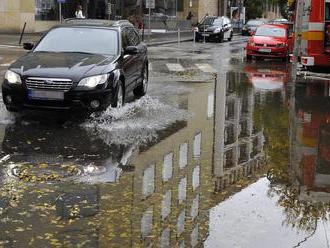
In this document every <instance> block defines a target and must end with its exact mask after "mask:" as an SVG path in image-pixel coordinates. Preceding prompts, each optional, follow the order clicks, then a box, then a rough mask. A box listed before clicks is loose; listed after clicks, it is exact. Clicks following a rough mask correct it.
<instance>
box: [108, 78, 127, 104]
mask: <svg viewBox="0 0 330 248" xmlns="http://www.w3.org/2000/svg"><path fill="white" fill-rule="evenodd" d="M124 92H125V91H124V87H123V83H122V82H121V81H120V80H119V81H118V84H117V88H116V95H115V96H114V98H113V101H112V104H111V107H113V108H121V107H123V106H124V104H125V93H124Z"/></svg>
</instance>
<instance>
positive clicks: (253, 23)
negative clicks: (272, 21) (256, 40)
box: [246, 20, 262, 26]
mask: <svg viewBox="0 0 330 248" xmlns="http://www.w3.org/2000/svg"><path fill="white" fill-rule="evenodd" d="M246 24H247V25H250V26H259V25H261V24H262V21H257V20H251V21H248V22H247V23H246Z"/></svg>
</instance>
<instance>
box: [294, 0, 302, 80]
mask: <svg viewBox="0 0 330 248" xmlns="http://www.w3.org/2000/svg"><path fill="white" fill-rule="evenodd" d="M302 15H303V4H302V2H301V1H300V0H297V2H296V23H295V31H294V33H295V37H294V38H295V40H294V49H293V54H292V56H293V63H292V80H293V81H295V79H296V77H297V65H298V56H299V53H300V49H301V31H302Z"/></svg>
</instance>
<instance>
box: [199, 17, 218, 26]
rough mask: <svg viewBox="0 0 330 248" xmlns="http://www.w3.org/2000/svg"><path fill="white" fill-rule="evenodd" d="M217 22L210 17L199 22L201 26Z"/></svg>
mask: <svg viewBox="0 0 330 248" xmlns="http://www.w3.org/2000/svg"><path fill="white" fill-rule="evenodd" d="M215 20H217V19H216V18H212V17H206V18H204V19H203V21H202V22H201V24H202V25H212V24H213V23H214V21H215Z"/></svg>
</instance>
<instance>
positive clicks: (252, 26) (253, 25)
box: [242, 20, 265, 36]
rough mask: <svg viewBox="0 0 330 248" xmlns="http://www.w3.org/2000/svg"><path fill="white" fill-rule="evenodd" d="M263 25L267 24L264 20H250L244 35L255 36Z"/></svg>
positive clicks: (245, 26) (243, 30) (245, 27)
mask: <svg viewBox="0 0 330 248" xmlns="http://www.w3.org/2000/svg"><path fill="white" fill-rule="evenodd" d="M262 24H265V22H264V21H263V20H249V21H248V22H247V23H246V24H245V25H244V26H243V28H242V35H248V36H249V35H253V34H254V33H255V31H256V30H257V28H258V27H259V26H260V25H262Z"/></svg>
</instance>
